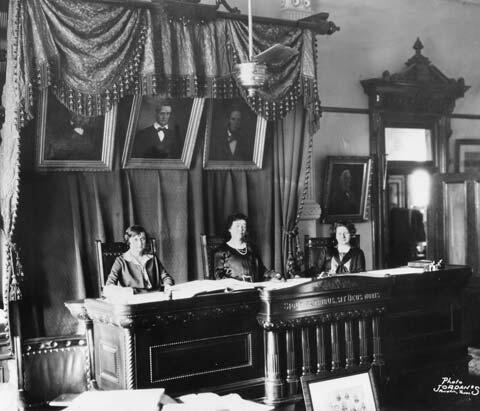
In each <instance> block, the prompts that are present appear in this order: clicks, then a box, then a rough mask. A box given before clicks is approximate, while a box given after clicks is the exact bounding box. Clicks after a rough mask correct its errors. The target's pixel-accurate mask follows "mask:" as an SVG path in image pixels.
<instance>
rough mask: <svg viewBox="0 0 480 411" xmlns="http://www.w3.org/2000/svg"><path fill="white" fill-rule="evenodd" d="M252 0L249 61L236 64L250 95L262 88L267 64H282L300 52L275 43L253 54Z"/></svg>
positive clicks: (250, 1)
mask: <svg viewBox="0 0 480 411" xmlns="http://www.w3.org/2000/svg"><path fill="white" fill-rule="evenodd" d="M252 20H253V18H252V0H248V61H247V62H245V63H238V64H236V65H235V69H236V71H235V74H236V76H237V79H238V81H239V83H240V84H241V85H242V87H244V88H246V89H247V93H248V96H249V97H252V96H254V95H255V92H256V91H257V90H258V89H260V88H262V87H263V85H264V84H265V82H266V80H267V64H270V65H275V64H280V63H282V62H283V61H285V60H286V59H288V58H290V57H292V56H294V55H296V54H298V51H297V50H295V49H292V48H291V47H287V46H284V45H282V44H278V43H277V44H274V45H273V46H271V47H269V48H268V49H266V50H264V51H262V52H261V53H259V54H257V55H256V56H254V55H253V24H252Z"/></svg>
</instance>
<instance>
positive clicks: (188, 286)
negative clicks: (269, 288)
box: [166, 278, 256, 300]
mask: <svg viewBox="0 0 480 411" xmlns="http://www.w3.org/2000/svg"><path fill="white" fill-rule="evenodd" d="M254 288H256V284H255V283H249V282H245V281H238V280H234V279H233V278H224V279H222V280H196V281H189V282H186V283H182V284H177V285H174V286H171V287H169V288H168V291H166V293H169V292H171V293H172V299H173V300H177V299H182V298H191V297H194V296H196V295H201V294H209V293H214V292H224V291H240V290H251V289H254Z"/></svg>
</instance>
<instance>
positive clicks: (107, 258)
mask: <svg viewBox="0 0 480 411" xmlns="http://www.w3.org/2000/svg"><path fill="white" fill-rule="evenodd" d="M95 245H96V250H97V266H98V276H97V277H98V292H99V295H101V294H102V290H103V286H104V285H105V282H106V281H107V277H108V274H110V270H111V269H112V266H113V263H114V262H115V259H116V258H117V257H119V256H120V255H122V254H123V253H124V252H125V251H127V250H128V244H127V243H123V242H111V243H108V242H107V243H102V242H101V241H100V240H96V241H95ZM146 251H147V252H148V253H151V254H157V242H156V240H155V238H149V239H148V241H147V248H146Z"/></svg>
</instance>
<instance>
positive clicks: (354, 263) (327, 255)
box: [311, 247, 365, 274]
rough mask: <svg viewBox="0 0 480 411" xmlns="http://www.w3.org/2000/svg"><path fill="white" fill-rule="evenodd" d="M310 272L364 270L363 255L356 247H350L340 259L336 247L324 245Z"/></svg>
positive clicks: (355, 271) (354, 271)
mask: <svg viewBox="0 0 480 411" xmlns="http://www.w3.org/2000/svg"><path fill="white" fill-rule="evenodd" d="M311 271H312V274H319V273H321V272H326V273H331V274H333V273H335V274H345V273H359V272H362V271H365V255H364V254H363V251H362V250H361V249H360V248H358V247H352V248H350V251H348V253H346V254H345V255H344V256H343V258H342V259H340V255H339V253H338V249H337V248H336V247H325V248H323V249H322V250H320V254H319V256H318V260H317V262H316V264H315V266H314V267H313V269H312V270H311Z"/></svg>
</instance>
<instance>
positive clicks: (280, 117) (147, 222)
mask: <svg viewBox="0 0 480 411" xmlns="http://www.w3.org/2000/svg"><path fill="white" fill-rule="evenodd" d="M8 35H9V43H8V65H7V84H6V87H5V89H4V99H3V101H4V104H5V107H6V122H5V126H4V127H3V129H2V143H1V145H0V159H1V160H2V175H1V176H0V195H1V197H0V200H1V203H0V206H1V216H2V219H3V230H4V232H5V234H6V238H7V245H8V247H9V249H10V250H15V245H14V244H13V242H12V240H13V239H16V240H17V242H18V243H19V244H20V245H21V246H22V250H21V253H22V254H21V255H22V261H23V262H24V271H25V273H26V281H25V286H24V289H25V292H26V294H27V298H29V299H30V300H31V302H32V304H31V305H30V307H31V314H32V315H30V316H25V318H27V317H28V319H29V320H28V321H29V322H30V324H29V326H32V325H34V326H33V327H32V328H30V331H29V332H27V335H29V334H30V335H42V334H47V335H53V334H63V333H67V332H70V331H72V327H73V325H72V322H71V319H69V318H68V315H66V309H65V308H64V307H63V301H65V300H68V299H75V298H84V297H85V296H92V295H94V292H95V290H94V284H95V276H96V260H95V256H94V253H93V242H94V240H95V239H100V240H108V241H111V240H118V239H119V238H121V234H122V233H123V230H124V228H125V226H127V225H129V224H132V223H139V224H142V225H144V226H146V227H147V228H148V230H149V231H150V233H151V234H152V235H153V236H155V237H157V239H158V240H159V244H160V247H159V254H160V257H161V259H162V261H163V262H164V263H165V265H166V266H167V268H169V270H170V271H171V272H172V274H173V275H174V276H175V278H176V280H177V281H178V282H181V281H187V280H192V279H197V278H199V277H201V276H202V272H201V258H200V250H199V247H200V245H199V235H200V233H202V232H206V233H208V234H219V233H221V232H222V231H223V223H224V219H225V217H226V215H228V214H229V213H231V212H234V211H240V212H244V213H246V214H248V215H249V216H250V226H251V228H252V231H253V233H252V235H253V237H254V239H255V241H256V242H257V243H258V244H259V245H260V246H261V248H262V256H263V258H264V260H265V264H266V265H267V266H269V267H271V268H274V269H277V270H279V271H282V270H283V268H284V264H285V241H284V238H285V236H284V232H285V230H290V229H292V228H293V227H294V226H295V224H296V220H297V218H298V216H297V212H298V206H299V202H300V200H301V195H300V194H301V192H302V189H303V187H302V176H303V175H302V158H304V157H305V156H303V147H304V145H305V136H306V135H311V134H312V133H313V131H315V129H316V127H318V119H319V116H320V112H319V107H320V106H319V100H318V95H317V89H316V80H315V67H316V62H315V54H314V35H313V34H312V33H311V32H310V31H304V30H300V29H298V28H292V27H283V26H277V25H271V24H255V25H254V47H255V53H257V52H259V51H261V50H264V49H265V48H266V47H268V46H270V45H272V44H273V43H275V42H281V43H282V44H285V45H288V46H290V47H293V48H295V49H296V50H298V54H297V55H296V56H294V57H292V58H291V59H289V60H288V61H286V62H284V63H283V64H280V65H278V66H276V67H275V68H273V69H271V72H270V76H269V82H268V84H267V85H266V87H265V89H264V90H263V91H262V92H260V93H257V94H256V96H255V97H253V98H247V96H246V95H245V94H244V91H243V89H242V88H241V87H239V86H238V85H237V84H236V78H235V76H234V75H233V67H234V65H235V63H237V62H241V61H245V59H246V56H247V40H246V39H247V28H246V25H245V23H243V22H241V21H236V20H229V19H217V20H215V21H209V22H199V21H185V20H179V19H177V18H173V17H170V16H168V15H167V14H166V13H165V11H164V10H162V9H161V8H160V9H152V10H150V9H147V8H135V7H119V6H117V5H115V6H114V5H100V4H95V3H89V2H81V1H73V0H39V1H35V2H31V1H28V0H11V1H10V11H9V34H8ZM46 87H49V88H50V89H51V90H52V91H53V92H54V93H55V95H56V96H57V98H58V99H59V100H60V101H62V102H63V104H64V105H65V106H66V107H67V108H68V109H69V110H70V111H73V112H77V113H80V114H83V115H98V114H101V113H104V112H105V111H107V110H108V109H109V107H110V106H111V105H112V103H113V102H117V101H118V102H119V103H120V105H125V106H126V107H127V108H126V110H128V107H129V99H128V98H126V97H127V96H128V95H134V94H141V95H147V94H161V95H164V96H169V97H172V98H175V97H209V98H232V97H235V96H238V95H241V96H242V97H243V98H244V99H245V100H246V101H247V103H248V104H249V106H250V107H251V108H252V110H254V112H255V113H257V114H258V115H262V116H263V117H265V118H267V119H269V120H272V121H273V122H272V123H271V125H272V127H269V129H268V136H267V139H266V141H267V143H266V148H265V160H264V167H263V169H262V170H258V171H213V170H211V171H204V170H203V169H202V150H201V146H200V145H201V144H202V141H201V138H200V137H199V138H198V139H197V140H198V141H197V147H196V150H195V154H194V159H193V162H192V166H191V169H190V170H121V169H120V167H119V164H120V161H119V157H120V153H121V150H122V144H123V139H124V135H125V129H124V128H123V129H122V127H117V132H116V135H115V156H116V160H115V161H114V164H115V165H114V169H113V170H112V171H111V172H106V173H99V172H97V173H95V172H72V173H44V174H39V173H37V172H35V171H34V169H33V168H32V164H33V155H32V154H31V153H32V152H33V141H34V139H35V130H34V124H33V122H31V123H30V124H29V126H28V127H26V128H25V125H27V124H28V120H31V119H33V118H35V114H36V109H37V105H36V99H37V96H38V93H39V91H41V90H43V89H45V88H46ZM119 117H120V118H125V117H127V118H128V115H127V116H119ZM22 128H23V133H22V137H20V135H19V133H18V130H20V129H22ZM201 133H202V131H201V130H200V132H199V135H200V134H201ZM20 143H21V145H22V157H21V158H20V150H19V144H20ZM20 163H21V164H22V178H21V186H20V188H21V190H20V196H19V190H18V188H19V167H20ZM6 170H11V171H9V172H8V173H6V174H4V171H6ZM19 199H20V203H18V201H19ZM17 207H18V209H19V213H20V218H19V221H18V224H17V230H16V233H15V236H14V227H15V216H16V213H17ZM14 266H15V267H17V270H16V271H15V269H14V268H15V267H14ZM4 271H6V272H8V273H11V274H13V275H12V276H11V277H12V278H13V279H14V280H16V279H17V277H18V276H19V275H20V274H21V267H20V268H19V265H18V264H10V265H9V266H8V267H4ZM3 278H5V276H3ZM9 282H10V284H12V282H14V281H12V280H9ZM32 330H33V331H32Z"/></svg>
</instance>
